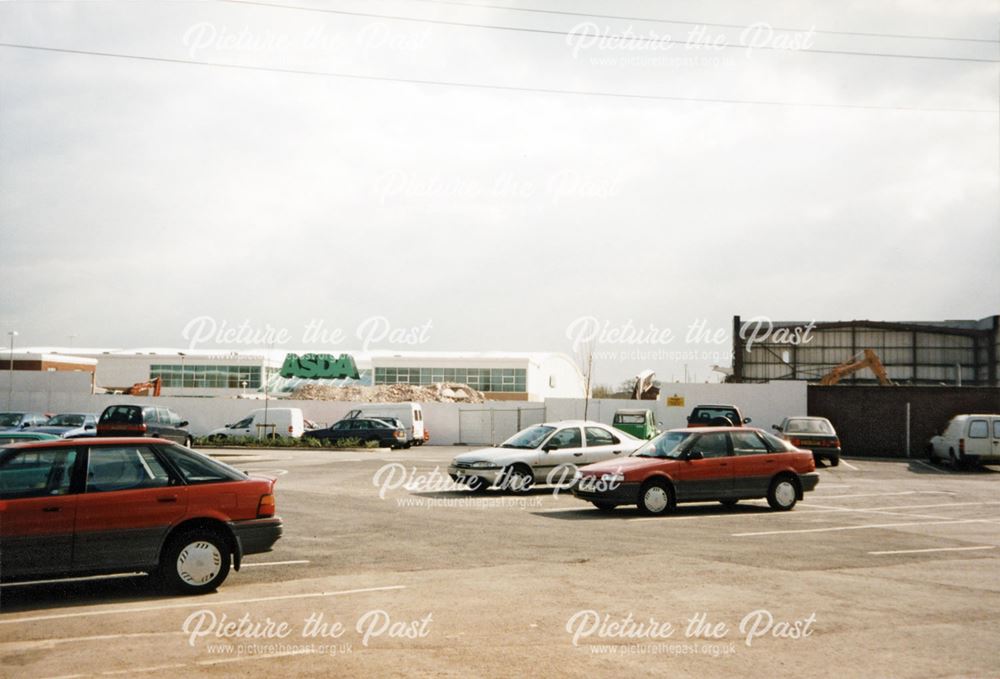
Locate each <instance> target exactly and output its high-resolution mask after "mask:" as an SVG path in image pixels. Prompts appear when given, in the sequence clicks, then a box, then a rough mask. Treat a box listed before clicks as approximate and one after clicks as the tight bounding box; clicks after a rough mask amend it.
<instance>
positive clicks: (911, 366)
mask: <svg viewBox="0 0 1000 679" xmlns="http://www.w3.org/2000/svg"><path fill="white" fill-rule="evenodd" d="M991 318H995V317H991ZM986 320H988V319H984V321H986ZM783 325H785V324H775V326H774V327H775V328H778V327H782V326H783ZM822 325H823V324H819V326H820V327H816V328H815V329H813V330H812V331H811V333H810V339H809V341H808V342H807V343H803V344H799V345H794V344H789V343H782V342H774V341H769V340H768V341H756V342H752V343H751V346H750V350H749V351H747V350H746V348H745V346H746V342H744V341H742V340H740V339H739V338H738V337H737V338H736V340H735V341H734V351H737V352H739V353H740V356H741V359H742V360H740V361H737V365H736V366H735V367H736V374H735V375H734V381H742V382H764V381H769V380H780V379H799V380H802V379H804V380H810V381H818V380H819V379H820V378H821V377H822V376H823V375H825V374H827V373H828V372H829V371H830V370H831V369H832V368H833V367H834V366H836V365H839V364H840V363H843V362H845V361H848V360H850V359H851V358H852V357H853V356H857V355H858V354H860V352H861V351H862V350H864V349H874V350H875V352H876V353H877V354H878V355H879V357H880V358H881V359H882V362H883V364H884V365H885V366H886V372H887V373H888V375H889V378H890V379H891V380H893V381H894V382H897V383H903V384H934V385H941V384H947V385H956V384H958V382H959V375H960V376H961V384H962V385H965V386H972V385H980V386H996V385H997V381H996V375H997V374H998V372H1000V368H998V365H997V361H998V359H997V357H998V356H1000V353H998V352H1000V334H998V333H997V332H996V331H995V330H992V328H986V327H984V328H982V329H978V330H977V329H975V328H968V329H966V330H965V331H964V332H965V334H960V333H959V332H955V331H954V330H952V331H949V329H947V328H944V327H942V328H941V329H937V328H934V327H928V326H920V327H919V328H918V327H917V326H909V325H906V326H904V327H900V328H899V329H896V328H892V327H871V326H866V325H865V324H864V322H858V324H857V325H854V326H848V327H844V325H847V324H844V325H841V324H837V327H822ZM880 325H881V324H880ZM886 325H887V326H888V325H889V324H886ZM901 326H903V324H901ZM737 332H738V331H737V326H736V323H734V334H735V333H737ZM991 354H992V355H991ZM991 373H992V376H993V377H992V379H991ZM876 383H877V380H876V379H875V376H874V375H873V374H872V372H871V371H870V370H862V371H859V372H857V373H854V374H853V375H850V376H848V377H845V378H844V379H843V380H842V381H841V384H876Z"/></svg>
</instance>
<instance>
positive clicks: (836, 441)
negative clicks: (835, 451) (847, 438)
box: [833, 436, 840, 448]
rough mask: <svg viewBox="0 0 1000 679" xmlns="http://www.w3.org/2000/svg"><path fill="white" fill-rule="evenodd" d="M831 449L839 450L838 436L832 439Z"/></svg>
mask: <svg viewBox="0 0 1000 679" xmlns="http://www.w3.org/2000/svg"><path fill="white" fill-rule="evenodd" d="M833 447H834V448H840V437H839V436H835V437H834V439H833Z"/></svg>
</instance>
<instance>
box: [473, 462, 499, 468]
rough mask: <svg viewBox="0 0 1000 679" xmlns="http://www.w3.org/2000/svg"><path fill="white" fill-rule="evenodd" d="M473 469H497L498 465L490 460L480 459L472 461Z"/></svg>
mask: <svg viewBox="0 0 1000 679" xmlns="http://www.w3.org/2000/svg"><path fill="white" fill-rule="evenodd" d="M471 466H472V468H473V469H497V465H496V464H494V463H493V462H490V461H488V460H479V461H478V462H473V463H472V465H471Z"/></svg>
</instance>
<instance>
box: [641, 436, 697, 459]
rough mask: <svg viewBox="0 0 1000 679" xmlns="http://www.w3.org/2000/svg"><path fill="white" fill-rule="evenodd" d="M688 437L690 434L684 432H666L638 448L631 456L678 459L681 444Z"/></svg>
mask: <svg viewBox="0 0 1000 679" xmlns="http://www.w3.org/2000/svg"><path fill="white" fill-rule="evenodd" d="M690 436H691V433H690V432H686V431H667V432H664V433H662V434H660V435H659V436H657V437H656V438H654V439H652V440H651V441H650V442H649V443H647V444H645V445H644V446H642V447H641V448H638V449H637V450H636V451H635V452H634V453H632V455H633V457H673V458H676V457H680V454H681V452H682V448H681V444H682V443H684V442H685V441H686V440H687V439H688V438H690Z"/></svg>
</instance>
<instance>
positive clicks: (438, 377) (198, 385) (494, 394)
mask: <svg viewBox="0 0 1000 679" xmlns="http://www.w3.org/2000/svg"><path fill="white" fill-rule="evenodd" d="M314 351H315V350H312V352H314ZM312 352H311V351H310V350H301V351H290V352H289V351H285V350H280V351H279V350H275V351H266V350H244V351H220V350H214V351H213V350H205V349H197V350H188V349H170V348H138V349H100V348H91V349H87V348H66V347H34V348H24V349H19V350H18V352H17V354H16V355H15V361H14V369H15V370H20V369H21V368H22V366H23V367H27V366H29V365H31V366H34V365H36V364H37V365H41V363H40V361H48V362H49V363H48V364H51V365H54V364H56V363H58V362H59V361H61V362H62V363H61V364H60V365H64V366H67V367H68V366H71V365H75V366H81V365H86V369H89V370H90V371H93V372H95V380H94V381H95V384H96V388H97V389H98V390H121V389H127V388H129V387H131V386H132V385H135V384H139V383H144V382H150V381H152V380H155V379H157V378H159V380H160V386H161V393H162V394H163V395H164V396H229V397H231V396H236V395H240V394H253V393H259V392H263V391H264V389H265V385H266V389H267V391H268V393H269V394H271V395H274V396H281V395H283V394H289V393H291V392H292V391H294V390H295V388H296V387H298V386H299V385H301V384H302V383H303V382H305V381H306V380H304V379H303V378H294V377H293V378H285V377H281V376H280V375H279V371H280V368H281V366H282V363H283V362H284V360H285V356H286V355H287V354H288V353H296V354H307V353H312ZM332 353H334V354H337V355H339V354H341V353H346V354H348V355H349V356H351V357H352V358H353V359H354V362H355V365H356V366H357V368H358V374H359V377H358V379H350V378H343V379H335V380H321V382H323V383H325V384H333V385H337V386H346V385H361V386H372V385H383V384H415V385H421V384H423V385H426V384H432V383H437V382H459V383H463V384H468V385H469V386H471V387H473V388H474V389H476V390H478V391H481V392H483V393H484V394H485V396H486V398H487V399H489V400H515V401H517V400H519V401H543V400H544V399H545V398H550V397H565V398H582V397H583V396H584V392H585V384H586V383H585V380H584V377H583V375H582V373H581V371H580V369H579V368H578V367H577V365H576V363H574V362H573V360H572V359H570V358H569V357H568V356H566V355H565V354H560V353H546V352H519V353H518V352H394V351H381V352H380V351H367V352H366V351H345V352H341V351H334V352H332ZM67 367H63V368H60V369H67Z"/></svg>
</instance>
